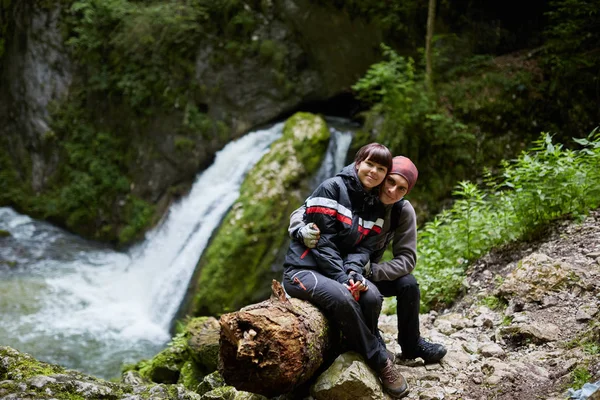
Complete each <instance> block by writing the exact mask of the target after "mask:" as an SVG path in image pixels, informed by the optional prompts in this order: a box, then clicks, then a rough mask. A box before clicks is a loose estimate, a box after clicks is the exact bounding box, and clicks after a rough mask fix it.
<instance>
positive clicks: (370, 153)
mask: <svg viewBox="0 0 600 400" xmlns="http://www.w3.org/2000/svg"><path fill="white" fill-rule="evenodd" d="M367 158H368V159H369V160H371V161H373V162H376V163H377V164H381V165H383V166H384V167H386V168H387V170H388V172H389V171H390V170H391V169H392V153H391V152H390V150H389V149H388V148H387V147H385V146H384V145H382V144H379V143H375V142H374V143H369V144H366V145H364V146H363V147H361V148H360V149H359V150H358V152H357V153H356V156H355V157H354V163H355V164H356V165H358V164H359V163H361V162H362V161H365V160H366V159H367Z"/></svg>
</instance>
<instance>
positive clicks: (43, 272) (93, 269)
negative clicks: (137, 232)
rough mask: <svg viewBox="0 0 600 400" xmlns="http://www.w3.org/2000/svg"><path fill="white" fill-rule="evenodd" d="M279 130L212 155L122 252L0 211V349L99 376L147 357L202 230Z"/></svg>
mask: <svg viewBox="0 0 600 400" xmlns="http://www.w3.org/2000/svg"><path fill="white" fill-rule="evenodd" d="M282 127H283V124H281V123H280V124H277V125H274V126H273V127H271V128H270V129H266V130H261V131H257V132H253V133H251V134H248V135H246V136H244V137H242V138H241V139H239V140H237V141H235V142H231V143H230V144H228V145H227V146H226V147H225V148H224V149H223V150H222V151H220V152H219V153H217V155H216V158H215V161H214V163H213V165H212V166H211V167H210V168H208V169H207V170H206V171H204V172H203V173H202V174H200V175H199V176H198V178H197V180H196V182H195V183H194V186H193V188H192V191H191V192H190V194H189V195H188V196H187V197H186V198H184V199H182V200H181V201H180V202H179V203H177V204H174V205H173V206H171V208H170V210H169V213H168V215H167V217H166V218H165V220H164V222H163V223H162V224H161V225H160V227H158V228H157V229H155V230H154V231H152V232H150V233H149V234H148V235H147V237H146V240H145V241H144V242H143V243H142V244H141V245H139V246H136V247H134V248H132V249H130V250H129V251H128V252H127V253H119V252H116V251H114V250H112V249H108V248H105V247H104V248H103V247H102V246H101V245H99V244H96V243H92V242H88V241H85V240H82V239H80V238H78V237H76V236H74V235H70V234H67V233H65V232H63V231H61V230H60V229H58V228H56V227H53V226H51V225H49V224H46V223H43V222H39V221H35V220H32V219H31V218H29V217H27V216H23V215H19V214H17V213H15V212H14V211H12V210H11V209H9V208H0V230H6V231H8V232H10V234H11V236H10V237H6V238H3V239H2V242H0V243H2V248H0V260H4V261H3V263H4V264H6V266H0V288H1V289H2V290H0V314H1V315H2V324H1V326H0V344H2V345H9V346H13V347H15V348H17V349H19V350H21V351H25V352H28V353H31V354H33V355H34V356H35V357H37V358H39V359H41V360H44V361H49V362H53V363H57V364H60V365H63V366H67V367H69V368H75V369H79V370H82V371H85V372H88V373H91V374H93V375H96V376H100V377H107V378H108V377H112V376H115V375H116V374H118V373H119V370H120V366H121V364H122V363H123V362H135V361H139V360H140V359H142V358H147V357H150V356H152V355H154V354H156V353H157V352H158V351H159V350H160V349H161V348H162V347H163V346H164V345H165V343H166V341H168V340H169V339H170V334H169V327H170V324H171V321H172V319H173V317H174V315H175V312H176V311H177V308H178V307H179V304H180V303H181V301H182V299H183V296H184V294H185V291H186V288H187V285H188V283H189V280H190V278H191V276H192V274H193V271H194V267H195V266H196V263H197V261H198V259H199V258H200V255H201V254H202V251H203V250H204V247H205V246H206V243H207V242H208V240H209V238H210V235H211V233H212V232H213V230H214V229H215V228H216V227H217V226H218V225H219V222H220V221H221V219H222V217H223V215H224V214H225V213H226V212H227V210H228V209H229V207H230V206H231V205H232V204H233V202H234V201H235V200H236V199H237V197H238V195H239V188H240V185H241V183H242V181H243V178H244V176H245V174H246V172H247V171H248V170H249V169H250V168H251V167H252V166H253V165H254V164H255V163H256V162H257V161H258V160H259V159H260V157H261V156H262V155H263V154H264V152H265V151H266V150H267V148H268V147H269V145H270V144H271V143H272V142H273V141H274V140H275V139H277V138H278V137H280V136H281V133H282Z"/></svg>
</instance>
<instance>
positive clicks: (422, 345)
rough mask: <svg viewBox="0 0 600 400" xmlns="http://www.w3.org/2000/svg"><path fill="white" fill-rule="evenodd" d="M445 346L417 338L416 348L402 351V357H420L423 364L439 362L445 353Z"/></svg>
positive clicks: (412, 358)
mask: <svg viewBox="0 0 600 400" xmlns="http://www.w3.org/2000/svg"><path fill="white" fill-rule="evenodd" d="M446 353H447V350H446V348H445V347H444V346H443V345H441V344H438V343H431V342H428V341H427V340H425V339H423V338H419V342H418V343H417V349H416V350H415V351H414V352H412V351H411V352H408V351H407V352H405V351H404V350H403V351H402V358H403V359H405V360H414V359H415V358H417V357H421V358H422V359H423V360H424V361H425V364H432V363H436V362H439V361H440V360H441V359H442V358H444V356H445V355H446Z"/></svg>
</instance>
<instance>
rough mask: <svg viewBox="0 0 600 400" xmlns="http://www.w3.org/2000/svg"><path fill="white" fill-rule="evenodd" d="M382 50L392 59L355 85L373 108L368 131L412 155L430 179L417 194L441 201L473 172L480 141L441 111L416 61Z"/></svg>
mask: <svg viewBox="0 0 600 400" xmlns="http://www.w3.org/2000/svg"><path fill="white" fill-rule="evenodd" d="M382 50H383V54H384V56H385V58H386V60H385V61H382V62H380V63H377V64H374V65H372V66H371V67H370V69H369V70H368V71H367V73H366V75H365V76H364V77H363V78H362V79H360V80H359V81H358V82H357V83H356V84H355V85H354V86H353V87H352V88H353V89H354V90H355V91H356V94H357V97H358V98H359V99H361V100H363V101H365V102H367V103H369V104H372V107H371V109H370V110H369V111H368V112H366V113H365V117H366V120H365V128H366V129H367V130H368V131H370V132H372V133H373V135H374V140H376V141H379V142H381V143H385V144H386V145H387V146H388V147H389V148H390V150H391V151H392V153H393V154H402V155H406V156H408V157H410V158H411V159H412V160H413V162H414V163H415V164H416V165H418V167H419V171H420V172H421V174H422V175H425V176H427V177H428V179H427V180H426V181H425V182H423V184H421V185H419V186H418V187H417V189H416V192H427V193H428V194H429V195H430V196H432V197H433V198H435V199H438V198H441V197H443V196H445V195H446V194H447V191H448V190H449V189H450V188H451V187H452V185H453V184H454V183H455V182H456V179H457V177H460V176H464V174H465V172H466V171H468V170H470V169H471V167H472V160H473V159H476V157H475V156H474V154H475V153H476V149H477V142H476V137H475V135H474V134H473V133H472V132H470V131H469V129H468V127H467V126H466V125H465V124H463V123H462V122H460V121H459V120H457V119H456V118H454V117H453V116H452V115H451V114H449V113H447V112H446V111H445V110H444V109H442V108H441V107H438V105H437V101H436V100H435V97H434V95H433V94H432V93H430V92H429V91H428V90H427V89H426V87H425V82H424V79H423V75H422V72H419V71H418V70H417V69H416V67H415V63H414V60H413V59H411V58H405V57H402V56H400V55H398V54H397V53H396V52H395V51H394V50H392V49H391V48H389V47H387V46H385V45H382ZM431 154H436V157H431ZM417 197H418V195H417Z"/></svg>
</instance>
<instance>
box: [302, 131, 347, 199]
mask: <svg viewBox="0 0 600 400" xmlns="http://www.w3.org/2000/svg"><path fill="white" fill-rule="evenodd" d="M329 132H330V133H331V139H330V140H329V145H328V146H327V152H326V153H325V159H324V160H323V163H322V164H321V167H319V171H318V172H317V173H316V174H315V176H314V178H313V179H312V182H311V186H312V187H313V188H316V187H317V186H319V184H320V183H321V182H323V181H324V180H325V179H327V178H331V177H332V176H335V174H337V173H338V172H340V170H341V169H342V168H343V167H344V165H345V162H346V153H347V152H348V148H349V147H350V143H351V142H352V133H351V132H349V131H347V130H343V131H342V130H338V129H337V128H334V127H331V126H330V127H329Z"/></svg>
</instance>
